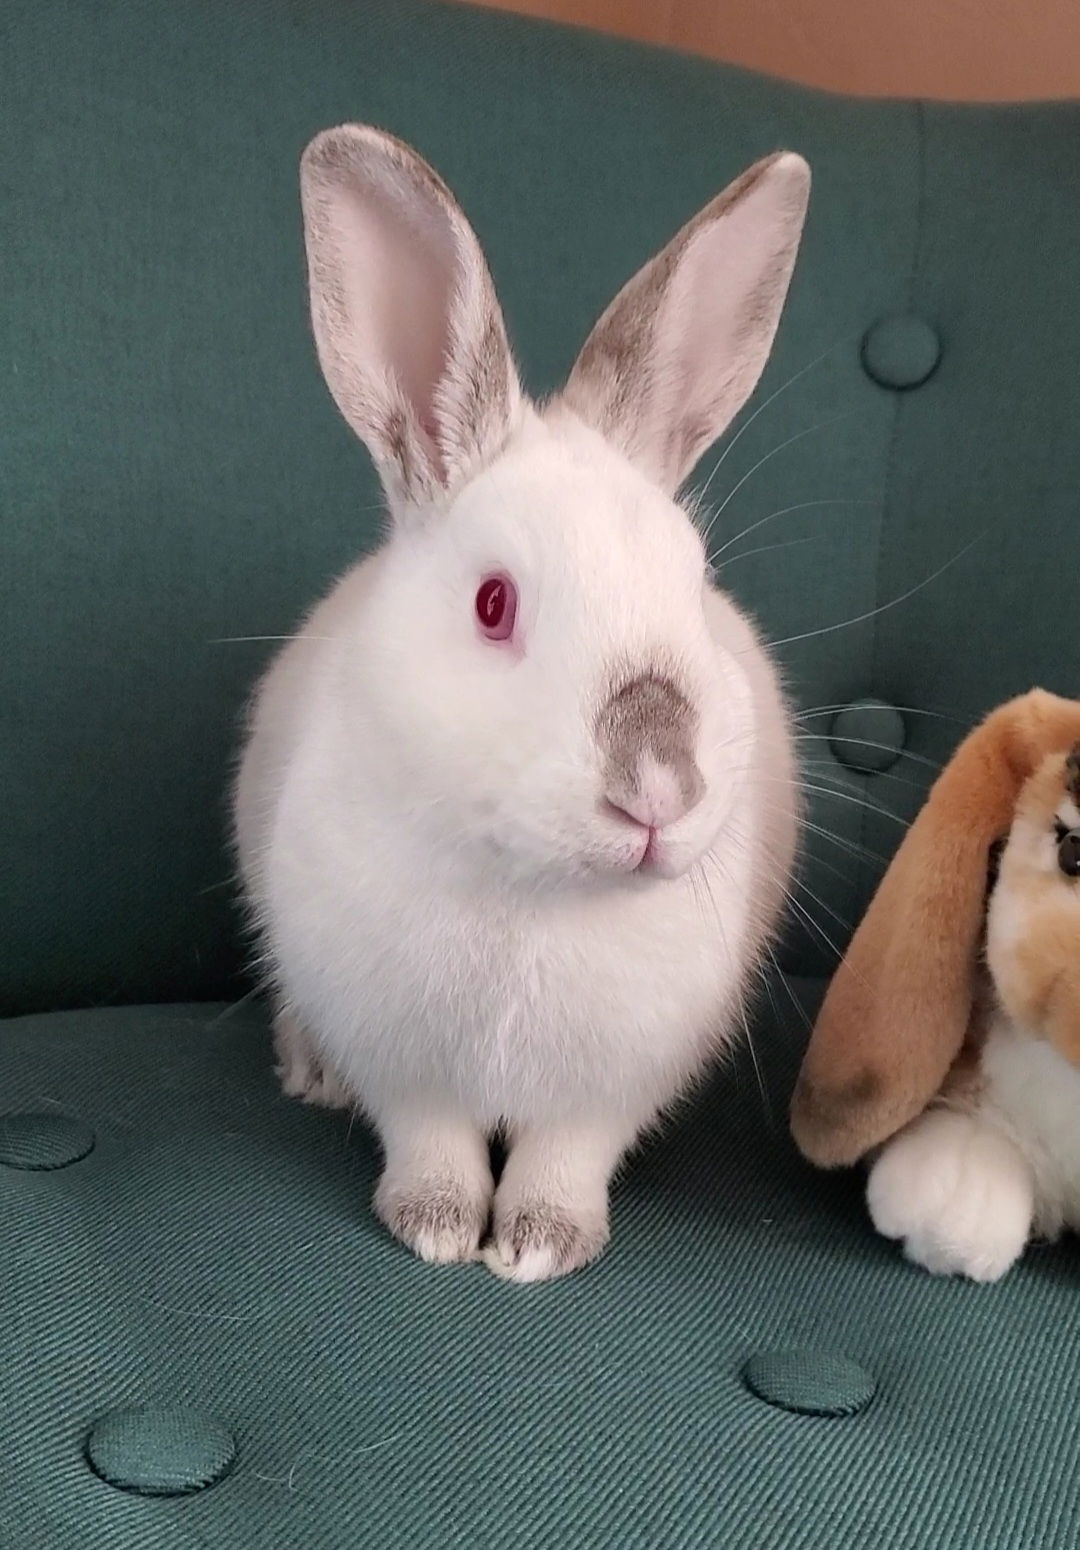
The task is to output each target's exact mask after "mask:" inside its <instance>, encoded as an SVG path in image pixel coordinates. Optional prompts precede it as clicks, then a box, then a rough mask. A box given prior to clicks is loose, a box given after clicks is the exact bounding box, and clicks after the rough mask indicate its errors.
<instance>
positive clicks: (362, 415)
mask: <svg viewBox="0 0 1080 1550" xmlns="http://www.w3.org/2000/svg"><path fill="white" fill-rule="evenodd" d="M300 190H301V199H302V203H303V211H304V233H305V239H306V244H307V260H308V282H309V287H310V292H311V317H312V324H313V327H314V332H315V343H316V346H317V348H318V352H319V361H320V364H321V365H322V370H323V375H324V376H325V378H326V381H327V384H328V386H329V388H330V391H331V393H332V394H333V395H334V399H335V400H336V402H337V405H338V408H339V409H340V410H341V412H342V414H343V415H344V416H345V419H346V420H347V421H348V423H349V424H350V425H351V426H352V428H353V430H354V431H355V432H356V434H357V435H358V436H359V437H360V438H361V440H362V441H363V442H364V443H365V444H366V446H367V448H368V450H369V451H370V453H371V455H372V458H373V459H374V461H375V464H376V466H377V467H378V469H379V472H380V474H381V476H382V479H383V482H384V484H385V485H386V486H387V489H388V491H389V493H390V495H391V497H392V499H393V500H394V503H395V505H396V506H398V508H399V509H400V507H401V505H402V504H411V505H423V504H427V503H429V502H431V501H433V500H437V499H438V498H439V497H440V495H443V494H446V493H448V492H450V491H452V490H453V489H454V488H455V487H456V486H457V485H458V484H459V483H460V482H461V481H462V480H463V479H464V478H466V477H467V476H468V475H469V474H470V473H471V472H473V471H474V470H475V469H476V468H477V467H479V465H480V464H481V463H482V462H484V461H485V460H486V459H487V458H489V457H491V456H492V455H493V454H494V453H496V452H497V451H498V450H499V448H500V447H501V446H502V444H503V443H504V441H505V440H506V438H507V436H508V435H509V434H510V431H511V430H512V428H513V426H514V423H515V421H516V419H517V417H518V415H519V412H520V408H521V389H520V387H519V385H518V378H517V373H516V371H515V369H514V363H513V360H512V358H511V355H510V349H509V346H508V344H507V339H506V328H505V325H504V323H503V317H502V312H501V311H500V308H499V304H498V301H497V299H496V296H495V289H494V286H493V285H492V282H491V276H490V274H489V272H488V268H487V264H486V263H485V261H484V255H483V253H482V252H481V250H480V244H479V242H478V241H477V239H476V235H475V233H474V232H473V230H472V228H471V226H470V225H469V223H468V221H467V220H466V219H465V216H464V215H463V214H462V211H461V209H460V207H459V206H458V204H457V202H456V200H455V199H454V196H453V195H452V194H451V193H450V190H449V189H448V188H447V187H446V185H445V184H444V183H443V181H442V179H441V178H440V177H439V176H438V174H437V173H435V172H434V171H433V170H432V169H431V168H430V167H429V166H428V165H427V163H426V162H425V161H424V160H423V159H422V158H421V157H420V156H418V155H417V153H416V152H415V151H413V150H411V149H410V148H409V146H407V145H404V144H402V142H401V141H399V140H396V139H394V137H393V136H392V135H388V134H384V133H383V132H382V131H380V130H377V129H371V128H367V127H365V126H362V125H358V124H344V125H342V126H341V127H340V128H338V129H328V130H326V131H324V132H323V133H322V134H320V135H318V136H317V137H316V138H315V139H314V140H313V141H312V142H311V144H310V145H309V146H308V148H307V150H306V151H305V152H304V156H303V159H302V161H301V166H300Z"/></svg>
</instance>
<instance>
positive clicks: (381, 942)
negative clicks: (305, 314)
mask: <svg viewBox="0 0 1080 1550" xmlns="http://www.w3.org/2000/svg"><path fill="white" fill-rule="evenodd" d="M301 185H302V196H303V207H304V219H305V230H306V240H307V252H308V265H309V280H310V290H311V307H312V318H313V323H314V332H315V339H316V343H317V346H318V352H319V359H320V362H321V364H322V368H323V372H324V374H325V376H326V380H327V382H328V384H329V387H330V390H331V392H332V394H333V396H334V398H335V399H336V401H337V404H338V407H339V408H340V410H341V412H342V414H343V415H344V417H345V419H346V420H347V421H348V423H349V424H350V425H351V426H352V428H353V429H354V430H355V431H356V433H357V434H358V435H359V436H360V437H361V438H362V440H363V441H364V442H365V443H366V445H367V447H368V449H369V451H370V453H371V455H372V457H373V459H374V461H375V463H376V465H377V467H378V470H379V472H380V475H381V477H382V480H383V484H384V487H385V491H386V497H387V502H388V506H389V515H390V531H389V534H388V537H387V540H386V542H385V544H384V545H383V547H382V548H381V549H380V550H379V551H378V552H377V553H376V554H375V555H373V556H372V557H370V558H368V559H366V560H365V561H364V562H363V563H362V564H360V565H358V566H357V568H356V569H355V570H353V571H351V572H350V573H349V574H348V575H346V576H345V577H344V579H343V580H342V581H341V582H340V583H339V584H338V585H337V586H336V587H335V588H334V590H333V591H332V592H331V594H330V595H329V597H328V598H327V599H326V600H325V601H324V602H323V603H321V604H320V606H319V607H317V608H316V609H315V611H314V612H313V613H312V614H311V616H310V618H309V619H308V621H307V623H306V625H305V627H304V628H303V630H302V631H301V633H300V634H299V635H298V636H297V637H296V638H295V639H294V640H292V641H291V642H290V644H289V645H288V646H287V647H286V648H285V650H284V651H283V652H282V653H281V655H280V656H279V657H278V659H277V661H276V662H275V663H274V665H273V666H272V668H271V670H270V672H269V673H268V674H267V676H266V677H265V679H264V680H263V682H262V684H261V686H260V688H259V689H258V692H257V695H256V698H255V702H254V707H253V711H252V715H251V722H250V735H249V739H248V742H247V746H246V749H245V752H244V756H243V761H242V766H241V769H240V773H239V778H238V783H237V788H236V836H237V843H238V850H239V856H240V863H241V870H242V874H243V878H244V881H245V884H246V889H247V894H248V897H249V899H250V902H251V905H252V908H253V913H254V917H255V921H256V924H257V927H258V929H259V931H260V933H261V940H262V944H263V948H264V952H265V960H266V962H267V964H268V966H269V970H270V972H271V974H272V978H273V982H274V985H275V987H276V993H277V996H278V1008H279V1010H278V1016H277V1023H276V1043H277V1049H278V1053H279V1060H280V1071H281V1075H282V1077H283V1079H284V1085H285V1089H286V1091H287V1092H290V1093H293V1094H297V1095H299V1096H303V1097H307V1098H309V1099H314V1100H321V1101H325V1102H341V1103H347V1104H355V1105H356V1106H357V1107H359V1108H360V1109H362V1110H363V1111H364V1112H365V1113H366V1114H368V1115H369V1116H370V1118H371V1119H372V1121H373V1122H374V1124H375V1126H376V1127H377V1129H378V1132H379V1136H380V1138H381V1141H382V1144H383V1148H384V1152H385V1168H384V1172H383V1175H382V1179H381V1182H380V1184H379V1187H378V1190H377V1193H376V1198H375V1208H376V1210H377V1212H378V1214H379V1216H380V1217H381V1218H382V1220H383V1221H384V1222H385V1223H386V1225H387V1226H388V1227H389V1228H390V1230H391V1231H392V1232H393V1233H395V1234H396V1235H397V1236H398V1237H399V1238H401V1239H402V1240H403V1241H404V1242H405V1243H406V1244H408V1245H409V1246H410V1247H411V1248H413V1249H414V1250H415V1251H416V1252H417V1253H418V1254H420V1255H421V1256H423V1257H424V1258H425V1259H430V1260H439V1261H452V1260H465V1259H470V1258H474V1257H476V1254H477V1251H478V1248H479V1246H480V1245H481V1242H482V1240H483V1238H484V1235H485V1233H486V1232H487V1230H488V1225H489V1222H490V1223H491V1240H490V1243H489V1244H488V1246H487V1252H486V1256H485V1257H486V1258H487V1259H488V1261H489V1263H490V1264H491V1265H492V1268H495V1269H497V1270H499V1271H500V1272H501V1273H504V1274H506V1275H508V1276H511V1277H513V1278H515V1279H517V1280H521V1281H528V1280H534V1279H539V1278H544V1277H549V1276H555V1275H559V1274H561V1273H563V1272H566V1271H570V1270H573V1269H574V1268H575V1267H577V1266H580V1265H584V1264H585V1263H586V1262H587V1261H589V1260H591V1259H592V1258H593V1257H594V1256H595V1255H596V1254H598V1253H599V1252H600V1250H601V1249H602V1248H603V1246H604V1244H605V1242H606V1240H607V1236H608V1206H607V1192H608V1182H609V1179H610V1176H611V1174H612V1171H613V1169H614V1168H615V1166H616V1164H617V1163H618V1161H619V1159H620V1158H621V1157H622V1155H623V1154H624V1152H625V1151H626V1150H627V1148H628V1147H629V1146H630V1145H631V1144H632V1143H633V1141H634V1140H635V1137H637V1136H638V1134H639V1133H640V1132H641V1130H642V1128H643V1127H645V1126H647V1125H648V1124H649V1123H650V1122H651V1121H652V1120H653V1119H654V1118H655V1117H656V1115H657V1114H658V1112H659V1111H660V1110H661V1109H663V1108H664V1107H665V1105H667V1104H669V1103H670V1102H671V1101H672V1099H673V1098H674V1097H675V1096H676V1095H677V1094H678V1093H680V1092H682V1091H683V1090H684V1089H685V1088H686V1086H687V1084H688V1083H689V1082H691V1081H692V1080H693V1079H694V1077H695V1076H696V1075H697V1074H698V1073H699V1072H700V1070H701V1068H702V1066H703V1064H704V1063H705V1062H706V1061H707V1060H708V1059H709V1057H710V1056H712V1055H713V1054H714V1052H716V1051H717V1050H718V1049H719V1048H721V1047H722V1046H723V1044H724V1042H725V1041H726V1040H727V1039H729V1038H730V1036H731V1034H732V1032H733V1030H734V1028H735V1027H736V1026H738V1024H739V1017H740V1001H741V999H742V997H743V996H744V994H745V992H746V988H747V982H748V979H749V977H750V975H751V972H752V970H753V969H754V967H755V965H756V964H757V962H758V960H759V957H760V954H761V952H762V950H763V946H764V944H765V942H766V939H767V937H768V935H769V933H770V930H771V929H772V926H773V923H774V921H775V918H776V916H777V913H778V909H779V906H780V902H781V898H782V895H783V892H784V887H785V881H786V878H787V876H788V871H789V866H790V862H791V858H792V848H793V842H794V829H795V817H794V808H795V791H794V783H793V782H794V766H793V760H792V749H791V742H790V737H789V729H788V719H787V714H786V711H785V705H784V702H783V699H782V696H781V691H780V688H779V686H778V683H777V678H776V674H775V672H774V670H773V667H772V665H771V663H770V660H769V657H768V656H767V654H766V652H765V650H764V649H763V647H762V646H761V644H760V643H759V640H758V638H757V636H756V634H755V632H754V629H753V628H752V626H751V625H750V624H749V623H748V621H747V620H746V619H745V618H744V617H743V615H742V614H741V613H740V612H739V611H738V609H737V608H736V607H735V606H734V605H733V603H732V602H731V601H730V600H729V599H728V598H726V597H725V596H724V595H723V594H722V593H720V592H719V591H717V590H716V589H715V588H714V587H713V586H712V584H711V581H710V576H709V573H708V570H707V566H706V556H705V552H704V548H703V544H702V539H701V536H700V534H699V533H698V532H697V530H696V529H695V527H694V524H693V523H692V521H691V520H690V517H689V516H688V515H687V512H686V511H685V510H684V509H683V508H682V507H681V506H680V505H679V504H678V503H677V502H676V500H675V498H674V497H675V492H676V490H677V488H678V486H679V485H680V482H681V481H682V480H683V479H684V478H685V476H686V475H687V474H688V473H689V472H690V470H691V469H692V468H693V466H694V464H695V462H696V461H697V459H698V458H699V457H700V455H701V454H702V452H703V451H704V450H705V449H706V448H707V447H708V445H709V444H710V443H711V442H712V441H713V440H714V439H715V438H716V436H717V435H718V434H719V433H720V432H721V431H722V430H723V429H724V427H725V426H726V425H727V424H728V422H729V421H730V419H731V418H732V416H733V415H734V414H735V412H736V411H737V410H738V409H739V407H740V406H741V405H742V404H743V402H744V401H745V400H746V398H747V396H748V395H749V394H750V392H751V391H752V389H753V387H754V385H755V383H756V382H757V380H758V377H759V374H760V372H761V370H762V368H763V366H764V364H765V361H766V358H767V356H768V354H769V350H770V347H771V344H772V340H773V336H774V333H775V330H776V327H777V323H778V320H779V317H780V312H781V308H782V306H783V302H784V298H785V295H786V292H787V289H788V283H789V280H790V277H791V272H792V268H793V265H794V262H795V254H796V249H797V246H798V242H799V237H800V233H801V229H802V224H803V218H804V213H805V207H806V200H807V194H808V186H809V174H808V171H807V168H806V165H805V163H804V162H803V161H802V160H801V159H800V158H799V157H797V156H794V155H791V154H778V155H775V156H773V157H771V158H769V159H768V160H765V161H762V162H759V163H758V164H757V165H756V166H754V167H752V168H751V169H750V171H748V172H747V173H745V174H744V175H743V176H742V177H741V178H740V179H738V181H737V182H736V183H734V184H733V185H732V186H731V187H730V188H729V189H728V190H727V192H726V193H723V194H721V195H720V196H719V197H718V198H717V199H715V200H714V201H713V202H712V203H711V204H710V205H708V206H707V207H706V208H705V209H704V210H703V211H701V213H700V214H699V215H698V216H697V217H696V218H695V219H694V220H693V221H692V222H691V223H690V224H689V225H688V226H687V227H685V229H684V230H683V231H682V232H681V233H680V234H679V235H678V236H677V237H676V238H675V239H674V241H673V242H672V243H671V244H670V245H669V246H668V247H667V248H665V249H664V251H663V252H662V253H660V254H659V256H658V257H656V258H654V259H653V260H652V262H651V263H649V264H648V265H646V267H645V268H644V269H643V270H642V271H641V272H640V273H639V274H638V275H637V276H636V277H635V278H634V279H632V280H631V281H630V282H629V284H628V285H627V286H626V287H625V288H624V290H623V291H622V292H621V293H620V294H619V296H618V297H617V298H616V300H615V301H614V302H613V303H612V304H611V306H610V307H609V308H608V310H607V311H606V312H605V313H604V315H603V317H602V318H601V319H600V321H599V322H598V323H597V325H596V327H595V329H594V330H593V333H592V335H591V336H590V338H589V340H588V342H587V343H586V345H585V347H584V349H583V351H582V353H581V355H580V356H579V358H578V360H577V364H576V365H575V366H574V368H573V371H572V373H571V375H570V378H569V382H568V384H567V386H566V388H565V390H564V392H563V393H562V394H561V395H560V396H559V397H557V398H555V399H554V400H553V401H552V402H550V403H548V404H546V405H545V406H543V407H538V406H536V405H534V404H533V403H531V402H530V401H529V400H528V399H527V398H526V397H525V395H524V394H523V392H522V389H521V387H520V386H519V383H518V377H517V373H516V371H515V369H514V364H513V361H512V358H511V354H510V350H509V348H508V345H507V338H506V332H505V328H504V324H503V318H502V314H501V312H500V310H499V306H498V303H497V301H496V298H495V293H494V290H493V287H492V282H491V278H490V275H489V273H488V269H487V266H486V264H485V261H484V258H483V255H482V253H481V250H480V247H479V244H478V242H477V239H476V237H475V235H474V234H473V232H472V230H471V228H470V227H469V225H468V223H467V221H466V219H465V217H464V215H463V214H462V212H461V210H460V209H459V207H458V205H457V204H456V203H455V201H454V199H453V197H452V195H451V194H450V192H449V190H448V189H447V188H446V186H445V185H444V184H443V182H442V181H441V180H440V178H439V177H438V176H437V175H436V174H435V173H434V172H433V171H432V170H431V168H430V167H429V166H427V165H426V163H425V162H424V161H422V160H421V158H420V157H419V156H418V155H417V154H416V153H415V152H414V151H413V150H411V149H410V148H409V147H408V146H406V145H403V144H402V143H400V142H399V141H397V140H395V139H393V138H392V137H391V136H389V135H387V134H384V133H381V132H379V131H377V130H375V129H371V128H365V127H360V126H354V125H350V126H345V127H342V128H338V129H333V130H329V131H327V132H325V133H323V134H321V135H319V136H318V138H317V139H316V140H315V141H314V142H313V143H312V144H311V145H310V146H309V148H308V150H307V151H306V152H305V154H304V157H303V162H302V169H301ZM496 1133H498V1134H501V1135H502V1136H503V1137H504V1139H505V1142H506V1146H507V1150H508V1156H507V1161H506V1164H505V1168H504V1170H503V1173H502V1177H501V1181H500V1183H499V1187H498V1190H497V1191H496V1190H495V1188H494V1185H493V1180H492V1173H491V1166H490V1162H489V1152H488V1140H489V1137H491V1136H492V1135H493V1134H496Z"/></svg>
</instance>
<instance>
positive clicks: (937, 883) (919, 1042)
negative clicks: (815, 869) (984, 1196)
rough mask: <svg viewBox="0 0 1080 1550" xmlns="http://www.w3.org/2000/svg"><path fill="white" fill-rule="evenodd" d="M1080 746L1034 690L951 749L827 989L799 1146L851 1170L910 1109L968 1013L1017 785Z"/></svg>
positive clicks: (1065, 708)
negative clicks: (993, 874)
mask: <svg viewBox="0 0 1080 1550" xmlns="http://www.w3.org/2000/svg"><path fill="white" fill-rule="evenodd" d="M1077 736H1080V705H1077V704H1076V702H1075V701H1072V700H1061V699H1058V698H1057V697H1056V696H1054V695H1050V694H1045V693H1043V692H1042V691H1040V690H1033V691H1032V692H1031V693H1030V694H1027V695H1023V696H1021V698H1020V699H1017V700H1012V701H1010V702H1009V703H1008V704H1006V705H1003V706H1001V707H1000V708H999V709H998V710H996V711H994V712H993V714H992V715H991V716H989V717H988V718H987V720H986V721H984V722H983V724H982V725H981V726H980V727H977V728H976V729H975V731H974V732H972V733H971V734H970V735H969V736H968V737H967V738H966V739H965V740H964V742H963V743H962V744H961V745H960V747H959V748H958V749H957V751H956V753H955V754H954V755H953V758H952V759H951V761H950V762H949V764H948V765H946V767H945V769H944V770H943V771H942V773H941V775H940V776H939V777H938V779H937V781H936V782H935V784H934V786H933V789H932V790H931V792H930V795H929V797H928V798H927V801H926V805H925V806H924V807H923V809H922V811H921V812H920V813H919V815H918V817H917V818H916V819H915V822H914V823H913V824H912V826H911V828H910V829H909V830H908V833H907V836H906V837H905V839H904V841H903V843H902V844H901V846H900V848H899V850H898V851H897V852H896V855H895V856H894V857H893V860H892V863H891V865H890V867H889V870H888V871H887V872H886V874H885V877H884V879H883V880H882V883H881V886H880V887H879V889H878V891H877V893H876V894H875V895H874V898H873V900H872V902H871V904H870V908H869V909H868V910H867V912H866V915H865V917H864V918H863V921H862V924H861V925H860V926H859V929H858V930H857V931H856V933H855V935H854V937H853V939H852V942H851V946H850V947H849V949H848V952H847V954H846V955H845V957H844V960H843V962H842V963H841V964H840V967H839V968H838V969H837V971H836V974H835V976H834V978H833V981H832V984H831V985H830V986H829V990H828V993H827V994H826V997H825V1000H824V1003H823V1004H822V1008H821V1012H820V1013H819V1015H818V1020H817V1023H816V1024H815V1027H814V1031H813V1034H812V1036H811V1039H810V1045H809V1048H808V1050H807V1053H806V1058H805V1061H804V1062H803V1067H802V1071H801V1072H800V1074H799V1080H798V1084H797V1086H796V1089H795V1096H794V1099H793V1100H792V1108H791V1125H792V1132H793V1134H794V1136H795V1140H796V1141H797V1143H798V1145H799V1147H800V1149H801V1150H802V1151H803V1153H804V1154H805V1155H806V1156H807V1157H808V1158H809V1159H810V1160H811V1161H812V1162H816V1163H818V1164H819V1165H820V1166H822V1167H839V1166H844V1165H846V1164H850V1163H854V1162H856V1161H857V1160H858V1159H859V1158H860V1157H861V1156H863V1154H864V1153H866V1152H867V1151H869V1150H870V1149H871V1148H872V1147H874V1146H877V1145H879V1144H880V1143H881V1142H882V1141H885V1140H887V1139H888V1137H889V1136H891V1135H893V1134H894V1133H895V1132H896V1131H897V1130H899V1129H900V1127H901V1126H902V1125H905V1124H907V1123H908V1121H909V1120H911V1119H914V1117H915V1116H916V1115H917V1114H918V1113H920V1112H921V1110H922V1109H924V1108H925V1107H926V1105H927V1104H928V1103H929V1102H930V1100H931V1099H932V1098H933V1097H934V1095H935V1093H937V1092H938V1090H939V1089H940V1087H941V1085H942V1083H943V1082H944V1080H945V1077H946V1076H947V1074H948V1072H949V1068H950V1066H951V1065H952V1063H953V1061H954V1060H955V1058H956V1056H957V1054H958V1053H959V1051H960V1048H961V1045H962V1044H963V1042H964V1036H965V1034H966V1033H967V1031H968V1027H969V1024H970V1021H971V1017H972V1013H973V1010H974V1004H975V989H976V974H977V966H978V961H979V955H980V952H981V945H982V934H983V920H984V911H985V903H986V888H987V876H988V863H989V857H990V848H991V846H992V845H993V844H994V841H995V840H998V839H1000V838H1002V837H1003V836H1004V835H1005V834H1007V832H1008V830H1009V827H1010V825H1011V823H1012V819H1013V813H1014V811H1015V808H1016V802H1017V798H1018V796H1019V793H1020V789H1021V787H1022V785H1023V783H1024V781H1025V780H1026V779H1027V778H1028V776H1029V775H1030V774H1031V771H1032V770H1033V769H1034V768H1035V767H1036V765H1037V764H1038V763H1039V761H1040V760H1041V759H1042V758H1043V757H1044V755H1045V754H1046V753H1047V752H1048V751H1050V750H1052V749H1054V748H1060V749H1065V748H1068V747H1069V746H1070V744H1071V742H1072V741H1074V740H1075V738H1076V737H1077Z"/></svg>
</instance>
